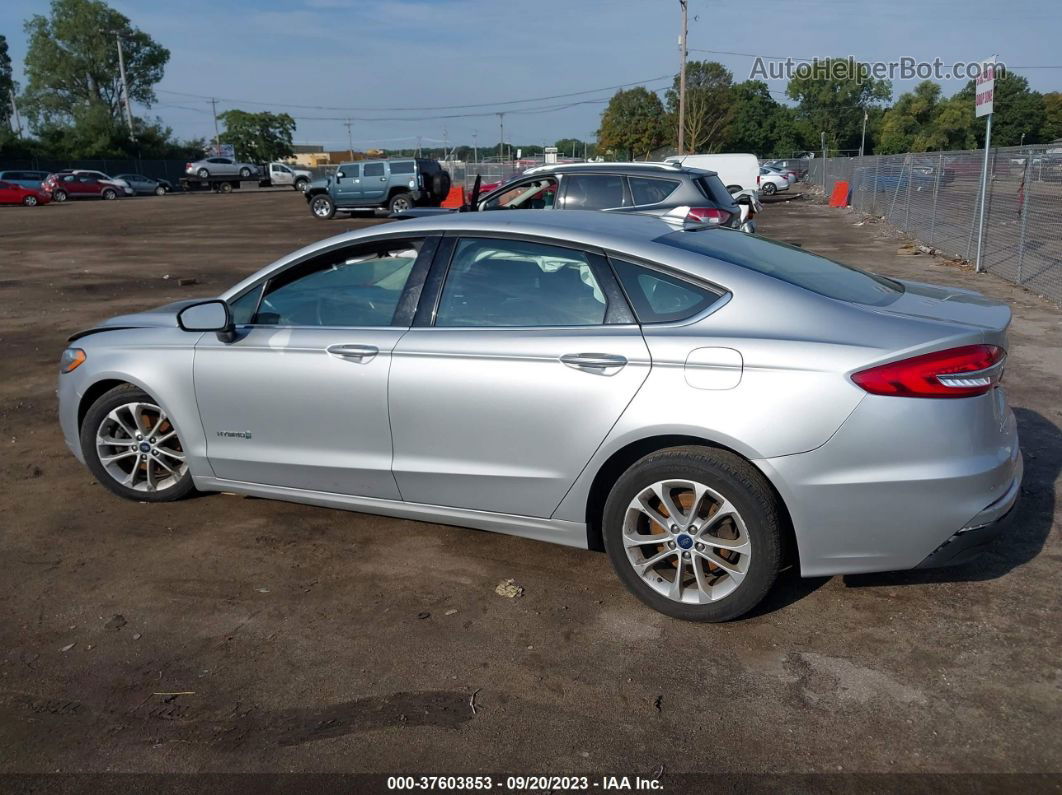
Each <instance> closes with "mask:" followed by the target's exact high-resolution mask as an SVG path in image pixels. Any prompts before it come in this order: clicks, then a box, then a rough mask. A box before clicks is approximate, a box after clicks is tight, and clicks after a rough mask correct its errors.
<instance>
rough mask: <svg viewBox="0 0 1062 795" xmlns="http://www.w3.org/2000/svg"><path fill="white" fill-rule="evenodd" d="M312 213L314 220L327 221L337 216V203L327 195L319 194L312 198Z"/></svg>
mask: <svg viewBox="0 0 1062 795" xmlns="http://www.w3.org/2000/svg"><path fill="white" fill-rule="evenodd" d="M310 212H311V213H313V217H314V218H320V219H321V220H322V221H327V220H328V219H329V218H331V217H332V216H334V215H335V214H336V203H335V202H334V201H332V197H331V196H329V195H328V194H327V193H319V194H317V195H316V196H311V197H310Z"/></svg>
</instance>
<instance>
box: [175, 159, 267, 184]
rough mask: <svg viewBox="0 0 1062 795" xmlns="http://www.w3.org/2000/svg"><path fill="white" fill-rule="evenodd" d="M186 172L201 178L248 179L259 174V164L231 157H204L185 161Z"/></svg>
mask: <svg viewBox="0 0 1062 795" xmlns="http://www.w3.org/2000/svg"><path fill="white" fill-rule="evenodd" d="M184 173H185V174H188V175H189V176H195V177H199V178H200V179H206V178H207V177H244V178H245V179H246V178H249V177H253V176H255V175H256V174H258V166H256V165H255V164H254V163H241V162H240V161H238V160H233V159H232V158H231V157H204V158H203V159H202V160H196V161H195V162H194V163H185V164H184Z"/></svg>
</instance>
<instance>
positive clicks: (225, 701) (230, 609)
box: [0, 192, 1062, 789]
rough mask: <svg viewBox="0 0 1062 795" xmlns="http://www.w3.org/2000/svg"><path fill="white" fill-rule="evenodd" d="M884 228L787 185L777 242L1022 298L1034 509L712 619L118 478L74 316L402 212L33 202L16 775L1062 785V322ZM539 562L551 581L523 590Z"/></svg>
mask: <svg viewBox="0 0 1062 795" xmlns="http://www.w3.org/2000/svg"><path fill="white" fill-rule="evenodd" d="M858 220H859V219H858V218H857V217H856V216H855V215H853V214H851V213H848V212H845V211H837V210H829V209H827V208H825V207H821V206H815V205H811V204H810V203H806V202H802V201H799V200H797V201H792V202H778V203H774V204H772V205H771V206H769V207H768V208H767V210H766V211H765V213H764V214H763V223H762V225H761V231H762V233H764V234H766V235H768V236H772V237H777V238H780V239H784V240H789V241H795V242H799V243H801V244H802V245H803V246H804V247H805V248H807V249H808V250H812V251H817V252H821V253H823V254H826V255H828V256H831V257H834V258H837V259H840V260H842V261H847V262H851V263H854V264H859V265H863V266H865V267H868V268H870V269H873V270H877V271H880V272H882V273H885V274H890V275H895V276H901V277H907V278H917V279H923V280H926V281H935V282H943V283H951V284H960V285H963V286H969V285H975V286H976V287H977V288H978V289H980V290H982V291H984V292H985V293H987V294H989V295H992V296H995V297H997V298H1000V299H1003V300H1006V301H1007V302H1008V303H1010V304H1011V306H1012V307H1013V309H1014V312H1015V320H1014V325H1013V327H1012V337H1011V351H1010V364H1009V367H1008V370H1007V378H1006V384H1007V388H1008V392H1009V396H1010V401H1011V403H1012V405H1013V406H1014V407H1015V409H1016V411H1017V414H1018V418H1019V424H1020V432H1021V437H1022V446H1023V449H1024V453H1025V461H1026V482H1025V486H1024V488H1023V498H1022V501H1021V504H1020V508H1019V509H1018V512H1017V516H1016V519H1015V521H1014V524H1013V528H1012V530H1011V532H1010V534H1009V535H1008V536H1007V537H1006V538H1005V539H1003V540H1000V541H999V542H998V543H997V544H996V545H995V546H994V547H993V548H992V549H991V551H990V552H989V553H988V554H987V555H985V556H984V557H983V558H982V559H981V560H979V561H978V562H976V563H972V564H970V565H967V566H964V567H961V568H956V569H948V570H937V571H928V572H918V573H898V574H882V575H873V576H860V577H846V578H842V577H835V578H831V579H813V580H801V579H799V578H797V577H796V576H795V575H793V574H792V573H787V574H786V575H783V577H782V580H781V582H780V584H779V586H778V587H777V588H776V590H775V591H774V593H773V594H772V596H771V597H770V598H769V600H768V601H767V602H766V603H765V604H764V605H763V607H762V608H761V609H759V610H758V611H757V612H756V613H755V614H754V615H752V616H750V617H748V618H746V619H744V620H741V621H738V622H734V623H731V624H728V625H721V626H701V625H695V624H687V623H681V622H677V621H673V620H670V619H667V618H665V617H664V616H662V615H658V614H656V613H654V612H651V611H650V610H648V609H647V608H645V607H643V606H642V605H641V604H640V603H639V602H637V601H636V600H635V599H634V598H633V597H631V596H629V595H628V594H627V593H626V591H625V590H624V589H623V588H622V587H621V586H620V585H619V583H618V582H617V581H616V579H615V578H614V577H613V575H612V573H611V571H610V569H609V564H608V560H607V559H606V558H605V556H604V555H601V554H597V553H592V552H585V551H578V550H570V549H566V548H561V547H554V546H549V545H546V544H541V543H536V542H532V541H526V540H521V539H517V538H510V537H505V536H501V535H494V534H489V533H483V532H476V531H472V530H463V529H458V528H453V527H444V526H437V525H430V524H422V523H417V522H411V521H399V520H393V519H386V518H378V517H373V516H366V515H359V514H355V513H344V512H339V511H333V510H326V509H319V508H313V507H307V506H300V505H294V504H286V503H282V502H270V501H265V500H255V499H246V498H240V497H232V496H222V495H209V496H202V497H198V498H194V499H189V500H186V501H184V502H181V503H177V504H173V505H164V506H163V505H160V506H152V505H146V504H137V503H131V502H124V501H121V500H119V499H118V498H116V497H113V496H111V495H110V494H109V493H108V492H106V491H105V490H104V489H103V488H102V487H100V486H98V485H96V484H95V483H94V482H93V479H92V478H91V476H90V475H89V473H88V472H87V471H86V470H85V469H83V468H82V467H81V466H80V465H79V464H77V463H76V462H75V461H74V459H73V458H72V457H71V456H70V455H69V453H68V452H67V451H66V449H65V447H64V445H63V442H62V439H61V437H60V434H59V429H58V425H57V422H56V419H55V411H56V404H55V396H54V388H55V378H56V361H57V357H58V355H59V352H60V351H61V350H62V348H63V346H64V340H65V338H66V336H67V335H68V334H70V333H72V332H74V331H77V330H79V329H81V328H84V327H87V326H89V325H91V324H92V323H93V322H94V321H95V320H97V319H100V318H102V317H105V316H108V315H113V314H117V313H120V312H125V311H130V310H133V309H136V308H140V307H149V306H153V305H158V304H162V303H165V302H167V301H171V300H175V299H178V298H182V297H192V296H197V295H206V294H212V293H216V292H219V291H220V290H221V289H222V288H223V287H225V286H226V285H228V284H230V283H233V282H234V281H236V280H237V279H238V278H240V277H241V276H243V275H245V274H247V273H249V272H251V271H253V270H256V269H257V268H258V267H260V266H261V265H263V264H265V263H267V262H269V261H271V260H272V259H274V258H275V257H277V256H279V255H281V254H283V253H285V252H288V251H290V250H293V249H295V248H297V247H299V246H301V245H303V244H305V243H308V242H311V241H313V240H316V239H319V238H321V237H324V236H326V235H330V234H334V233H337V232H340V231H343V230H345V229H348V228H354V227H358V226H362V225H364V224H366V223H373V222H374V221H370V220H366V219H362V220H347V219H343V220H335V221H332V222H329V223H322V222H319V221H316V220H315V219H313V218H312V217H311V216H310V215H309V213H308V211H307V210H306V207H305V203H304V201H303V199H302V198H301V196H299V195H297V194H295V193H294V192H254V193H248V194H233V195H230V196H216V195H200V196H167V197H163V198H158V199H155V198H151V199H137V200H122V201H118V202H107V203H104V202H96V203H87V202H86V203H78V204H73V203H71V204H67V205H53V206H48V207H40V208H25V209H24V208H10V209H9V208H2V212H0V296H2V301H0V350H2V357H0V375H2V377H0V444H2V445H3V449H4V456H3V458H2V462H0V517H2V518H0V600H2V604H3V605H4V611H3V614H2V618H0V772H4V773H15V772H21V773H41V772H52V771H63V772H104V771H110V772H134V771H135V772H154V773H165V772H192V771H276V772H280V771H297V772H310V771H316V772H361V773H365V772H375V773H395V772H411V771H420V772H428V773H433V772H434V773H439V772H460V773H475V772H494V773H506V772H519V773H525V774H526V773H556V774H571V773H615V774H626V775H636V774H640V775H650V774H653V773H654V772H655V773H659V772H660V771H661V770H662V771H663V776H664V780H665V782H667V781H669V780H670V781H671V782H672V783H673V784H674V786H675V788H681V787H682V786H690V787H696V786H698V785H697V784H696V782H698V781H701V782H703V785H704V786H707V785H708V783H710V782H711V781H712V779H710V778H703V779H698V778H696V777H683V774H691V773H695V772H701V773H710V772H714V773H720V772H726V773H762V772H770V773H797V772H799V773H822V772H831V773H836V772H838V771H844V772H862V773H899V772H909V773H925V772H937V773H956V772H966V773H972V772H982V773H1000V772H1017V771H1025V772H1035V773H1045V774H1058V773H1059V772H1060V771H1062V733H1060V732H1059V730H1058V727H1059V718H1060V716H1062V709H1060V706H1062V692H1060V688H1062V663H1060V662H1059V650H1060V648H1062V643H1060V640H1062V623H1060V621H1059V605H1060V598H1059V597H1060V593H1062V587H1060V585H1059V578H1058V564H1059V561H1060V559H1062V544H1060V540H1059V526H1060V518H1059V517H1060V511H1059V507H1058V505H1059V503H1058V497H1059V492H1058V475H1059V467H1060V465H1062V433H1060V431H1059V428H1058V425H1059V423H1060V422H1062V400H1060V396H1062V345H1060V342H1062V313H1060V311H1059V310H1058V308H1057V307H1054V306H1052V305H1050V304H1048V303H1046V302H1044V301H1042V300H1040V299H1038V298H1037V297H1036V296H1034V295H1032V294H1030V293H1027V292H1025V291H1023V290H1020V289H1018V288H1015V287H1012V286H1010V285H1008V284H1006V283H1004V282H1002V281H1000V280H998V279H996V278H995V277H992V276H977V275H975V274H972V273H970V272H969V271H968V270H962V269H960V268H958V267H956V266H954V265H951V264H948V263H945V262H943V261H942V260H939V259H936V258H934V257H930V256H926V255H916V256H911V255H904V254H899V253H898V247H899V242H898V241H897V239H896V238H895V236H893V235H890V234H887V233H885V232H884V231H883V228H882V227H881V226H880V225H874V224H865V225H862V226H856V225H855V224H856V223H857V222H858ZM167 277H168V278H167ZM187 279H195V280H196V283H195V284H191V285H188V284H184V285H182V284H179V280H187ZM396 537H397V538H401V539H402V545H401V551H400V553H399V554H397V555H396V547H395V542H394V539H395V538H396ZM508 578H513V579H514V580H515V582H516V584H518V585H520V586H522V587H523V589H524V590H523V595H522V596H519V597H516V598H506V597H504V596H501V595H499V594H498V593H496V591H495V588H496V586H498V584H499V583H501V582H503V581H504V580H506V579H508ZM473 705H474V707H475V708H474V709H473V708H472V707H473ZM958 781H960V779H945V780H943V781H942V782H941V783H940V784H939V785H934V788H935V789H939V788H940V787H942V786H946V784H947V782H952V783H956V782H958ZM1059 781H1060V779H1059V778H1053V777H1050V776H1048V777H1046V778H1043V779H1037V780H1036V782H1037V786H1038V787H1048V788H1052V789H1055V788H1057V787H1058V786H1059ZM691 782H694V783H692V784H691ZM820 783H821V782H820Z"/></svg>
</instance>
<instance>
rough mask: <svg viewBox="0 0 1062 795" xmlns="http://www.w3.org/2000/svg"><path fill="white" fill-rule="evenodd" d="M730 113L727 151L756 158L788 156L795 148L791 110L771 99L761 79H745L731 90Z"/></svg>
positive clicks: (796, 136)
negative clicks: (751, 154) (749, 153)
mask: <svg viewBox="0 0 1062 795" xmlns="http://www.w3.org/2000/svg"><path fill="white" fill-rule="evenodd" d="M731 96H732V97H733V103H734V104H733V112H732V114H731V117H730V123H729V124H728V125H727V128H726V138H725V140H724V144H723V146H724V148H725V149H726V151H728V152H752V153H753V154H756V155H759V156H760V157H766V156H769V155H779V156H789V155H791V154H792V152H793V150H795V149H797V148H799V146H800V143H799V140H798V139H799V136H798V134H797V130H796V124H795V122H794V120H793V114H792V111H791V110H790V109H789V108H786V107H785V106H784V105H782V104H781V103H780V102H777V101H775V99H774V97H772V96H771V92H770V90H769V89H768V88H767V84H766V83H764V82H763V81H762V80H746V81H745V82H744V83H738V84H737V85H735V86H734V87H733V89H732V91H731Z"/></svg>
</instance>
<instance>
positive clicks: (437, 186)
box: [431, 171, 450, 202]
mask: <svg viewBox="0 0 1062 795" xmlns="http://www.w3.org/2000/svg"><path fill="white" fill-rule="evenodd" d="M431 195H432V199H434V200H435V201H437V202H442V201H444V200H445V199H446V197H447V196H449V195H450V173H449V172H447V171H440V172H439V173H438V174H433V175H432V178H431Z"/></svg>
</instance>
